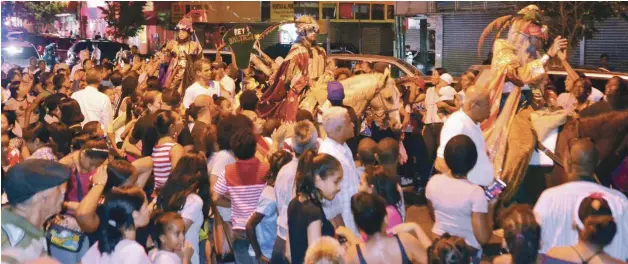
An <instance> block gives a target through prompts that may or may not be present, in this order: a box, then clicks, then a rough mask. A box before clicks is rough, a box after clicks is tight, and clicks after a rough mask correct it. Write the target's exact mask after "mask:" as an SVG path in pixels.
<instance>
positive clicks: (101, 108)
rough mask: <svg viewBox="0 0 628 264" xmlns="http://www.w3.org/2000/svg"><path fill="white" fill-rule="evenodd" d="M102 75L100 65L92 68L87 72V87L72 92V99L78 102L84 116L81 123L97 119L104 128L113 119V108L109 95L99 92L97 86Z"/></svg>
mask: <svg viewBox="0 0 628 264" xmlns="http://www.w3.org/2000/svg"><path fill="white" fill-rule="evenodd" d="M102 75H103V74H102V66H97V67H94V68H92V69H91V70H89V71H88V72H87V77H86V81H87V87H85V89H83V90H80V91H76V92H75V93H73V94H72V99H74V100H76V101H77V102H78V104H79V106H80V107H81V113H82V114H83V116H85V120H84V121H83V122H82V123H81V125H85V124H86V123H87V122H90V121H98V122H100V125H101V126H102V127H103V129H104V128H106V127H107V126H109V124H110V123H111V121H112V120H113V109H112V107H111V101H110V100H109V96H107V95H105V94H104V93H101V92H99V91H98V88H97V87H98V85H99V84H100V81H101V80H102V77H103V76H102Z"/></svg>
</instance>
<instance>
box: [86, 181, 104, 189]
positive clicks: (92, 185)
mask: <svg viewBox="0 0 628 264" xmlns="http://www.w3.org/2000/svg"><path fill="white" fill-rule="evenodd" d="M98 185H101V186H102V187H105V183H103V182H95V183H92V184H91V185H90V186H89V188H90V189H91V188H94V187H96V186H98Z"/></svg>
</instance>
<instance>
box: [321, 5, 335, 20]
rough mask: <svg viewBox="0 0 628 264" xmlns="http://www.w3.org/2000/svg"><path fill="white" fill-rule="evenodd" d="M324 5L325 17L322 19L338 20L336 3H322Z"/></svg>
mask: <svg viewBox="0 0 628 264" xmlns="http://www.w3.org/2000/svg"><path fill="white" fill-rule="evenodd" d="M322 5H323V17H322V19H326V18H329V19H336V18H337V17H338V16H337V15H336V13H337V12H336V11H337V10H336V3H325V2H323V3H322Z"/></svg>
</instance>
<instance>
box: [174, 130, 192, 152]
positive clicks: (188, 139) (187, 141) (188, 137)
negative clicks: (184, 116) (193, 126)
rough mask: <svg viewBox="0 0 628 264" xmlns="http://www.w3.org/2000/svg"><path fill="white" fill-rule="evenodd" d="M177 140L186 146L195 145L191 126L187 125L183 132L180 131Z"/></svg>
mask: <svg viewBox="0 0 628 264" xmlns="http://www.w3.org/2000/svg"><path fill="white" fill-rule="evenodd" d="M177 142H178V143H179V144H181V146H184V147H185V146H193V145H194V138H193V137H192V133H191V132H190V127H188V126H185V127H184V128H183V129H182V130H181V133H179V137H178V138H177Z"/></svg>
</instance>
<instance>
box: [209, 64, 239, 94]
mask: <svg viewBox="0 0 628 264" xmlns="http://www.w3.org/2000/svg"><path fill="white" fill-rule="evenodd" d="M212 68H213V69H214V70H215V71H216V81H218V82H220V84H221V85H222V89H224V90H225V91H226V92H227V93H228V94H224V95H223V97H225V98H228V99H229V101H233V98H234V97H235V88H236V86H235V81H234V80H233V79H232V78H231V77H229V75H228V74H227V73H228V71H229V69H225V68H224V65H223V64H221V63H213V64H212Z"/></svg>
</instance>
